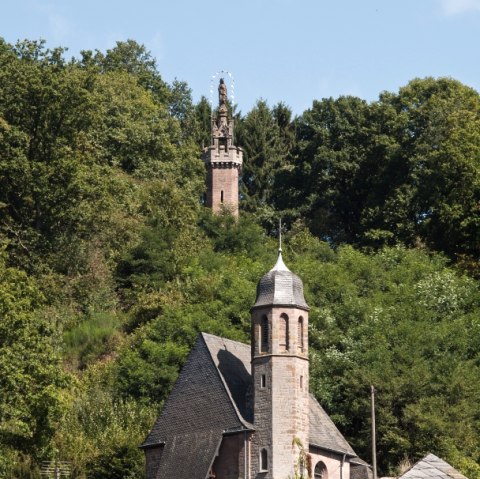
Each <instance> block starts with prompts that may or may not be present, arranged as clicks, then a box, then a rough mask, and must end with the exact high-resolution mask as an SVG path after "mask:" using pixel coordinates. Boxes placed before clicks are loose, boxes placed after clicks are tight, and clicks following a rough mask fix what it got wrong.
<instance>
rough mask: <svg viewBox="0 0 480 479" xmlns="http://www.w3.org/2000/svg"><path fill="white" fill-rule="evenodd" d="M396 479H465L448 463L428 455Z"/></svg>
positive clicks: (433, 455)
mask: <svg viewBox="0 0 480 479" xmlns="http://www.w3.org/2000/svg"><path fill="white" fill-rule="evenodd" d="M398 479H467V478H466V477H465V476H464V475H463V474H460V473H459V472H458V471H457V470H456V469H454V468H453V467H452V466H451V465H450V464H448V462H445V461H444V460H442V459H440V458H439V457H437V456H435V454H428V455H427V456H425V457H424V458H423V459H421V460H420V461H418V462H417V463H416V464H414V465H413V466H412V467H411V468H410V469H409V470H408V471H407V472H405V473H404V474H402V475H401V476H400V477H399V478H398Z"/></svg>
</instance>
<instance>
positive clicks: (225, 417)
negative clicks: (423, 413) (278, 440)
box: [141, 333, 463, 479]
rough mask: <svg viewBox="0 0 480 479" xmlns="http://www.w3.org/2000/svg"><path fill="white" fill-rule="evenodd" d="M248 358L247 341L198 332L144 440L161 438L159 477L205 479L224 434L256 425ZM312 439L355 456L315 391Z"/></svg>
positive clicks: (158, 442)
mask: <svg viewBox="0 0 480 479" xmlns="http://www.w3.org/2000/svg"><path fill="white" fill-rule="evenodd" d="M250 362H251V350H250V346H249V345H247V344H243V343H239V342H237V341H232V340H229V339H225V338H221V337H218V336H213V335H211V334H206V333H201V334H200V335H199V338H198V340H197V342H196V344H195V346H194V348H193V350H192V352H191V353H190V355H189V357H188V359H187V361H186V363H185V365H184V367H183V369H182V371H181V373H180V375H179V377H178V380H177V382H176V383H175V386H174V388H173V390H172V393H171V394H170V396H169V397H168V399H167V401H166V402H165V405H164V407H163V410H162V412H161V414H160V417H159V418H158V420H157V422H156V423H155V425H154V426H153V429H152V431H151V432H150V434H149V435H148V436H147V438H146V439H145V441H144V443H143V444H142V446H141V447H144V448H147V447H155V446H160V445H161V444H163V446H162V447H163V454H162V460H161V462H160V468H159V471H158V472H157V477H188V478H189V479H196V478H198V479H204V478H205V477H206V475H207V473H208V471H209V469H210V467H211V462H212V461H213V458H214V457H215V455H216V452H217V449H218V447H219V446H220V442H221V440H222V436H223V434H224V433H228V432H234V431H242V430H253V428H254V427H253V425H252V423H251V421H252V406H251V393H252V391H251V374H250V368H251V366H250ZM310 443H311V445H313V446H314V447H318V448H321V449H326V450H328V451H333V452H337V453H339V454H347V455H348V456H350V457H351V458H353V457H354V456H356V454H355V452H354V451H353V449H352V448H351V446H350V445H349V444H348V442H347V441H346V440H345V438H344V437H343V436H342V434H341V433H340V431H339V430H338V429H337V428H336V426H335V424H334V423H333V422H332V420H331V419H330V418H329V417H328V415H327V413H326V412H325V411H324V410H323V408H322V407H321V406H320V404H319V403H318V402H317V401H316V399H315V398H314V397H313V396H311V397H310ZM192 451H195V454H192ZM356 459H357V458H356ZM455 479H460V478H455ZM462 479H463V478H462Z"/></svg>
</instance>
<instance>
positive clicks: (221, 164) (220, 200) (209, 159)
mask: <svg viewBox="0 0 480 479" xmlns="http://www.w3.org/2000/svg"><path fill="white" fill-rule="evenodd" d="M218 97H219V103H218V111H217V117H216V118H213V119H212V142H211V145H210V146H209V147H207V148H205V149H204V150H203V155H202V159H203V161H204V162H205V167H206V169H207V197H206V201H205V204H206V206H208V207H209V208H212V211H213V212H214V213H219V212H220V211H221V210H222V209H223V208H225V209H227V210H229V211H230V212H231V213H232V214H233V215H234V216H238V176H239V173H240V170H241V168H242V163H243V151H242V149H241V148H239V147H237V146H235V145H234V140H233V126H234V122H233V119H229V118H228V107H227V87H226V85H225V82H224V80H223V78H222V79H220V84H219V86H218Z"/></svg>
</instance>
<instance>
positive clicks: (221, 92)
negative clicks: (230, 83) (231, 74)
mask: <svg viewBox="0 0 480 479" xmlns="http://www.w3.org/2000/svg"><path fill="white" fill-rule="evenodd" d="M218 104H219V106H222V105H225V106H226V105H227V85H225V81H224V80H223V78H220V84H219V85H218Z"/></svg>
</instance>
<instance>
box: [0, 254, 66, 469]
mask: <svg viewBox="0 0 480 479" xmlns="http://www.w3.org/2000/svg"><path fill="white" fill-rule="evenodd" d="M43 303H44V298H43V296H42V294H41V293H40V291H39V288H38V285H37V284H36V283H35V281H34V280H33V279H32V278H29V277H28V276H27V275H26V274H25V273H23V272H21V271H19V270H17V269H14V268H9V267H7V266H6V265H5V252H4V251H2V254H1V256H0V316H1V318H2V320H1V321H0V444H1V446H0V450H1V451H2V454H0V474H1V475H2V476H4V477H5V476H6V477H8V474H10V473H11V471H12V470H13V469H14V468H15V466H16V464H15V461H16V460H17V459H18V457H17V458H15V460H13V461H12V462H10V461H9V457H10V458H11V457H12V454H11V451H12V450H15V451H17V454H18V452H20V451H22V452H23V453H32V454H34V455H35V456H36V457H37V458H40V457H48V454H49V453H50V452H51V439H52V437H53V434H54V430H55V425H56V423H57V422H58V420H59V419H60V415H61V411H62V398H61V397H62V396H61V390H62V388H63V387H64V386H65V385H66V376H65V375H64V373H63V372H62V370H61V365H60V358H59V354H58V344H59V338H58V336H57V333H56V326H57V325H56V324H54V323H53V322H52V321H51V320H50V319H49V318H48V316H47V314H46V313H45V312H42V311H41V307H42V305H43ZM9 451H10V453H9Z"/></svg>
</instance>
